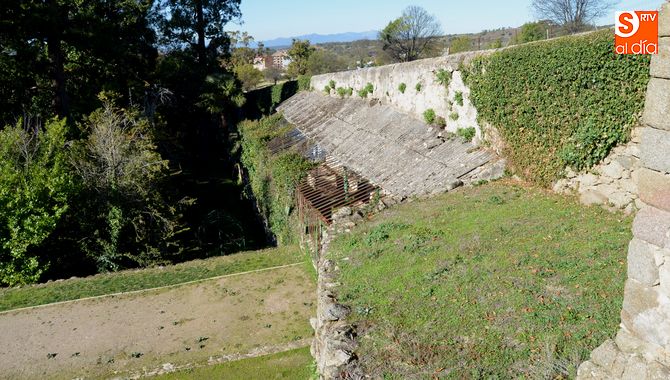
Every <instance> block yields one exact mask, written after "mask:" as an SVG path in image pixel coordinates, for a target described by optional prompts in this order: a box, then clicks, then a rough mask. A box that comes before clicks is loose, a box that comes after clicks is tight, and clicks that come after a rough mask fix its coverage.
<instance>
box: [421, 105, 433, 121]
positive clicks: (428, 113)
mask: <svg viewBox="0 0 670 380" xmlns="http://www.w3.org/2000/svg"><path fill="white" fill-rule="evenodd" d="M423 120H425V121H426V124H433V122H434V121H435V110H434V109H432V108H428V109H427V110H425V111H423Z"/></svg>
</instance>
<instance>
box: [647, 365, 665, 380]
mask: <svg viewBox="0 0 670 380" xmlns="http://www.w3.org/2000/svg"><path fill="white" fill-rule="evenodd" d="M647 378H648V379H649V380H667V379H670V369H668V367H666V366H664V365H662V364H661V363H658V362H651V363H649V365H648V366H647Z"/></svg>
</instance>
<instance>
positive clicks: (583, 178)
mask: <svg viewBox="0 0 670 380" xmlns="http://www.w3.org/2000/svg"><path fill="white" fill-rule="evenodd" d="M576 180H577V181H578V182H579V184H580V185H579V186H580V187H586V186H593V185H595V184H596V182H597V181H598V177H596V176H595V175H593V174H591V173H585V174H580V175H578V176H577V177H576Z"/></svg>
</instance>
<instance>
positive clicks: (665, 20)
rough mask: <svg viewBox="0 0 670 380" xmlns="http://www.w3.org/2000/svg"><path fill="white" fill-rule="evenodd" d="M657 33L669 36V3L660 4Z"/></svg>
mask: <svg viewBox="0 0 670 380" xmlns="http://www.w3.org/2000/svg"><path fill="white" fill-rule="evenodd" d="M658 35H659V36H664V37H670V4H669V3H667V2H666V3H664V4H663V5H662V6H661V12H660V17H659V20H658Z"/></svg>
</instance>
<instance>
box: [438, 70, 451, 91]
mask: <svg viewBox="0 0 670 380" xmlns="http://www.w3.org/2000/svg"><path fill="white" fill-rule="evenodd" d="M452 75H453V73H452V72H451V71H449V70H445V69H439V70H437V72H436V73H435V77H436V79H437V83H439V84H440V85H442V86H444V87H445V88H446V87H449V83H450V82H451V76H452Z"/></svg>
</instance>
